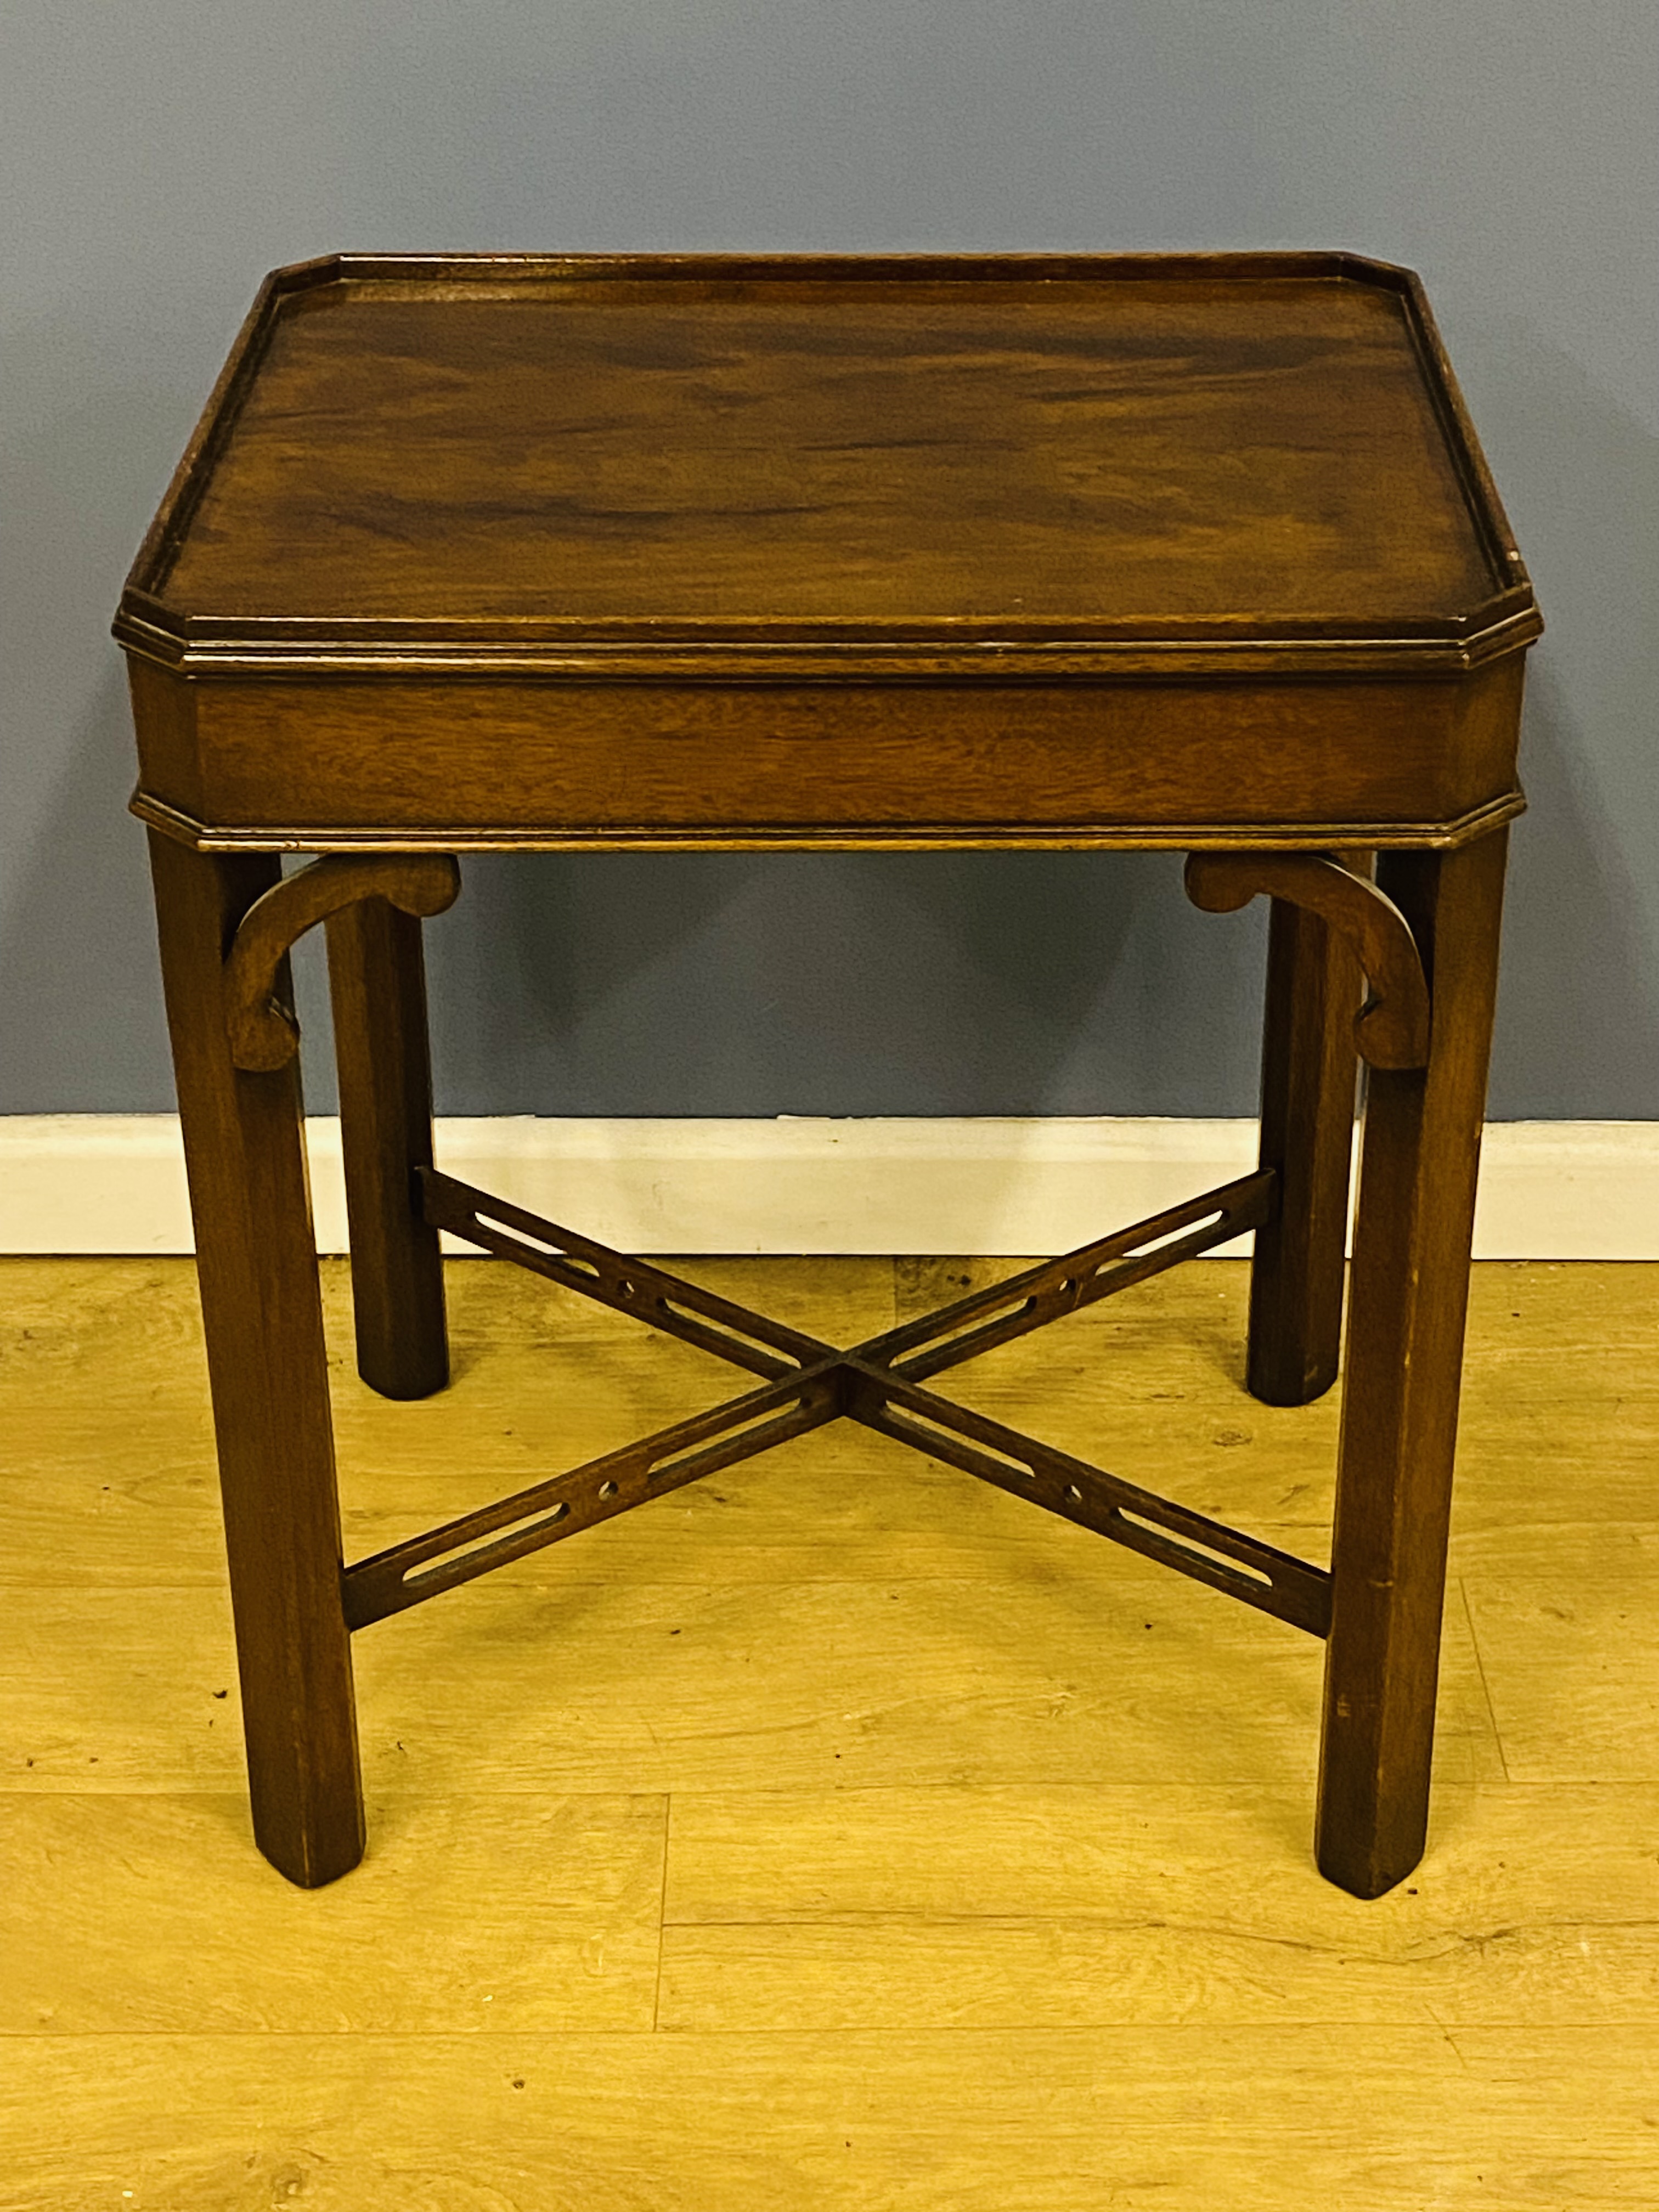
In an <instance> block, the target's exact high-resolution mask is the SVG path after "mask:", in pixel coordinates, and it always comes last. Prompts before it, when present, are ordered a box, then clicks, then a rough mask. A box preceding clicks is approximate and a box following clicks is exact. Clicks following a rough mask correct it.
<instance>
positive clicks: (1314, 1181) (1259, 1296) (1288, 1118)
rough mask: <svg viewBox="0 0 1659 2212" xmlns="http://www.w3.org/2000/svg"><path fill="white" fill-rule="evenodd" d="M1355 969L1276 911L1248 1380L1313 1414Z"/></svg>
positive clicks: (1336, 1240) (1349, 1111) (1332, 1364)
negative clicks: (1272, 1180) (1269, 1195)
mask: <svg viewBox="0 0 1659 2212" xmlns="http://www.w3.org/2000/svg"><path fill="white" fill-rule="evenodd" d="M1358 1002H1359V965H1358V961H1357V960H1356V959H1355V958H1354V956H1353V953H1352V950H1351V949H1350V947H1349V945H1347V943H1346V941H1345V940H1344V939H1343V938H1342V937H1340V935H1339V934H1338V933H1337V932H1336V931H1335V930H1334V929H1333V928H1331V927H1330V926H1329V924H1328V922H1327V921H1325V920H1324V919H1323V917H1322V916H1321V915H1317V914H1316V913H1314V912H1312V911H1311V910H1310V908H1306V907H1298V906H1291V905H1290V904H1289V903H1288V902H1286V901H1285V900H1283V899H1275V900H1274V901H1273V921H1272V925H1271V927H1270V930H1269V934H1268V941H1267V1010H1266V1016H1265V1018H1264V1021H1263V1024H1262V1042H1261V1165H1262V1166H1263V1167H1264V1168H1271V1169H1272V1170H1273V1173H1274V1176H1276V1178H1277V1186H1276V1201H1275V1204H1274V1206H1273V1212H1272V1214H1271V1215H1270V1216H1269V1218H1268V1219H1267V1221H1266V1222H1265V1223H1264V1224H1263V1225H1262V1226H1261V1228H1260V1229H1258V1230H1257V1231H1256V1232H1255V1253H1254V1255H1253V1256H1252V1259H1251V1262H1250V1328H1249V1358H1248V1363H1247V1367H1246V1380H1247V1381H1248V1383H1249V1389H1250V1391H1251V1394H1252V1395H1253V1396H1255V1397H1257V1398H1260V1399H1261V1400H1262V1401H1263V1402H1264V1403H1265V1404H1267V1405H1269V1406H1305V1405H1307V1404H1308V1403H1309V1402H1310V1401H1311V1400H1313V1399H1315V1398H1317V1397H1320V1396H1322V1395H1323V1393H1324V1392H1325V1391H1327V1390H1328V1389H1330V1387H1331V1385H1332V1383H1334V1382H1335V1380H1336V1374H1337V1367H1338V1364H1339V1362H1340V1356H1341V1350H1342V1289H1343V1275H1344V1270H1345V1266H1346V1254H1347V1239H1348V1164H1349V1159H1350V1156H1351V1153H1352V1144H1353V1118H1354V1088H1355V1085H1354V1077H1355V1071H1356V1066H1357V1062H1356V1060H1355V1057H1354V1048H1353V1021H1352V1016H1353V1010H1354V1008H1355V1007H1356V1006H1358Z"/></svg>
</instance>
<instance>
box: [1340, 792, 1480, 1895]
mask: <svg viewBox="0 0 1659 2212" xmlns="http://www.w3.org/2000/svg"><path fill="white" fill-rule="evenodd" d="M1504 847H1505V838H1504V835H1503V833H1502V832H1499V833H1497V834H1495V835H1493V836H1489V837H1486V838H1484V839H1482V840H1481V841H1480V842H1479V843H1477V844H1474V845H1471V846H1468V847H1466V848H1463V849H1462V850H1461V851H1457V852H1452V853H1411V854H1385V855H1383V860H1382V861H1381V863H1380V866H1379V880H1380V881H1381V883H1382V885H1383V889H1385V890H1387V891H1388V893H1389V896H1390V897H1392V898H1393V899H1394V900H1395V902H1396V903H1397V904H1398V905H1399V907H1400V908H1401V910H1402V912H1403V913H1404V914H1405V915H1406V917H1407V920H1408V921H1409V922H1410V923H1411V925H1412V928H1413V933H1414V934H1415V936H1416V938H1417V940H1418V943H1419V946H1420V947H1421V949H1422V951H1423V956H1424V961H1425V967H1426V969H1428V973H1429V978H1430V983H1431V990H1432V994H1433V1031H1432V1042H1431V1048H1430V1057H1429V1063H1428V1066H1426V1067H1424V1068H1405V1069H1387V1068H1373V1069H1372V1070H1371V1071H1370V1077H1369V1080H1368V1085H1367V1093H1366V1105H1365V1126H1364V1153H1363V1158H1362V1165H1361V1173H1360V1190H1359V1212H1358V1220H1357V1222H1356V1225H1355V1231H1354V1257H1353V1281H1352V1294H1351V1312H1350V1316H1349V1322H1348V1342H1347V1374H1346V1384H1345V1389H1344V1395H1343V1407H1342V1437H1341V1444H1340V1456H1339V1468H1338V1476H1337V1500H1336V1531H1335V1537H1334V1544H1333V1547H1332V1559H1331V1572H1332V1583H1333V1587H1332V1619H1331V1632H1330V1637H1329V1640H1328V1644H1327V1647H1326V1675H1325V1714H1324V1735H1323V1746H1322V1760H1321V1771H1320V1784H1319V1819H1318V1839H1317V1845H1316V1850H1317V1856H1318V1860H1319V1864H1320V1868H1321V1869H1322V1872H1323V1873H1324V1874H1326V1875H1328V1877H1329V1879H1330V1880H1331V1881H1334V1882H1335V1883H1336V1884H1337V1885H1338V1886H1339V1887H1340V1888H1343V1889H1346V1890H1350V1891H1352V1893H1353V1894H1354V1895H1356V1896H1358V1897H1377V1896H1380V1895H1381V1894H1382V1893H1383V1891H1385V1890H1387V1889H1390V1888H1392V1887H1394V1885H1395V1883H1396V1882H1398V1881H1401V1880H1402V1879H1403V1878H1404V1877H1405V1876H1406V1875H1407V1874H1409V1873H1410V1872H1411V1870H1412V1869H1413V1867H1414V1866H1415V1865H1416V1864H1417V1862H1418V1860H1419V1857H1421V1856H1422V1851H1423V1844H1424V1838H1425V1834H1426V1831H1427V1825H1428V1804H1429V1768H1430V1759H1431V1752H1432V1748H1433V1741H1434V1706H1435V1688H1436V1677H1437V1670H1438V1665H1439V1651H1440V1628H1441V1614H1442V1611H1443V1604H1444V1591H1445V1566H1446V1541H1447V1525H1448V1519H1449V1510H1450V1503H1451V1476H1452V1461H1453V1455H1454V1449H1455V1443H1456V1434H1457V1400H1458V1385H1459V1377H1460V1370H1461V1367H1462V1349H1463V1327H1464V1317H1465V1313H1466V1310H1467V1304H1468V1260H1469V1244H1470V1237H1471V1234H1472V1231H1473V1227H1474V1195H1475V1179H1476V1173H1477V1170H1478V1166H1479V1161H1480V1126H1481V1115H1482V1109H1483V1105H1484V1101H1485V1097H1486V1062H1487V1056H1488V1050H1489V1046H1490V1040H1491V1034H1492V998H1493V992H1494V988H1495V985H1496V980H1497V968H1498V924H1499V915H1500V909H1501V905H1502V899H1503V884H1504Z"/></svg>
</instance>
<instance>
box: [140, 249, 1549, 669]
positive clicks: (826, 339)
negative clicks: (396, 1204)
mask: <svg viewBox="0 0 1659 2212" xmlns="http://www.w3.org/2000/svg"><path fill="white" fill-rule="evenodd" d="M1453 409H1454V398H1453V392H1452V388H1451V387H1450V386H1449V379H1448V377H1447V374H1446V373H1445V371H1444V369H1443V366H1442V365H1441V363H1440V362H1438V360H1437V357H1436V355H1435V351H1434V348H1433V344H1432V340H1431V325H1430V324H1429V321H1428V317H1427V310H1426V307H1425V305H1424V304H1423V302H1422V301H1421V298H1420V295H1419V294H1417V293H1416V292H1415V291H1414V289H1413V283H1412V281H1411V280H1410V278H1409V277H1408V276H1407V275H1406V273H1405V272H1403V271H1399V270H1389V269H1387V268H1385V267H1383V266H1382V265H1380V264H1364V263H1362V262H1359V261H1358V260H1354V259H1349V260H1342V261H1337V260H1334V258H1332V257H1330V256H1325V255H1307V256H1298V255H1282V256H1274V257H1261V256H1255V257H1249V256H1243V257H1232V256H1226V255H1218V256H1214V257H1210V258H1194V259H1188V260H1187V261H1185V262H1182V263H1176V262H1171V261H1158V260H1148V259H1145V258H1141V259H1136V258H1133V257H1130V258H1112V257H1098V258H1083V257H1079V258H1073V259H1071V260H1062V261H1054V260H1049V261H1047V262H1044V263H1042V264H1036V265H1034V264H1030V263H1029V262H1025V261H1023V260H1021V259H1020V258H1010V259H1005V260H1002V261H987V260H984V259H981V260H977V261H963V262H961V263H951V262H950V261H943V262H941V261H938V260H935V261H933V262H927V261H911V262H906V261H887V262H864V263H859V262H834V261H823V262H814V261H811V260H807V261H803V262H798V263H793V264H791V263H790V262H788V261H776V260H773V261H770V262H763V261H757V260H755V259H752V258H744V257H711V258H708V259H706V260H702V261H697V260H680V261H678V262H677V263H674V264H664V263H662V262H660V261H659V262H657V263H655V264H653V263H650V262H644V261H636V262H629V263H621V264H619V263H617V261H615V260H607V259H605V258H599V259H595V260H592V261H584V260H583V259H581V258H570V259H568V260H565V261H562V262H559V263H550V262H547V261H544V260H543V261H538V260H535V259H533V258H492V259H490V260H488V261H479V262H477V263H473V264H465V263H460V264H457V263H451V264H447V266H444V267H441V268H439V269H435V268H434V266H433V264H429V263H425V262H422V261H421V260H420V259H418V258H409V259H406V260H402V261H399V260H397V259H386V260H381V261H378V262H373V263H369V262H356V263H343V264H339V265H338V267H337V270H336V272H335V273H333V274H332V275H328V274H327V273H325V272H323V271H319V270H311V271H309V272H307V276H306V278H305V280H304V281H303V282H302V283H301V284H300V286H299V287H298V288H297V289H296V288H295V285H294V283H292V282H291V281H290V280H289V279H288V278H287V277H286V276H284V275H283V273H282V272H279V275H278V276H277V278H276V280H275V282H274V283H273V286H272V288H271V289H270V293H269V294H268V295H267V297H266V300H265V301H264V306H263V307H262V310H261V313H260V314H259V316H258V320H257V322H256V325H255V328H254V330H253V331H252V334H251V336H250V339H249V353H248V359H247V362H246V371H245V373H244V374H243V375H242V376H241V378H240V382H239V384H238V387H237V389H236V392H235V393H234V404H227V405H226V406H225V407H224V408H223V410H222V413H221V415H220V416H219V417H218V418H217V419H216V421H215V422H213V423H212V424H211V425H210V428H209V431H208V434H207V436H206V439H205V441H204V450H203V453H202V455H201V465H200V466H199V468H198V469H197V471H195V472H194V474H193V476H192V477H191V482H190V485H189V490H188V497H187V499H186V500H185V501H183V502H182V503H181V507H180V511H179V513H178V515H177V518H176V520H174V521H173V526H171V527H170V528H168V529H167V530H165V531H164V532H163V534H162V542H161V544H158V545H157V546H156V547H155V549H154V554H153V557H152V558H150V559H149V561H147V562H145V563H144V564H143V566H142V567H141V568H140V570H139V572H138V573H137V574H136V576H135V579H134V582H135V585H136V586H137V588H138V589H140V590H141V591H143V592H144V593H146V594H147V595H148V596H149V599H152V600H153V601H154V602H155V605H157V606H158V607H160V608H161V609H163V610H165V611H166V613H167V615H168V616H169V617H172V618H173V619H174V620H178V619H189V618H191V617H202V618H208V619H211V620H216V621H220V622H226V623H234V624H237V625H240V626H243V628H244V630H245V629H246V625H247V624H248V623H256V624H258V625H260V626H262V627H264V628H267V629H270V628H275V627H276V626H278V625H281V624H282V623H307V624H311V625H317V626H321V627H322V628H325V629H326V628H327V627H329V626H331V625H332V626H336V627H337V626H338V625H339V624H341V623H353V624H361V623H374V624H390V625H393V626H395V628H396V629H398V632H399V633H400V634H401V635H405V636H408V635H411V634H412V631H413V630H414V629H416V628H417V626H419V625H422V624H426V625H434V626H437V627H441V628H442V629H444V630H445V631H447V632H448V633H451V634H452V635H458V634H459V632H461V631H462V630H464V629H465V626H466V625H468V624H471V623H509V624H512V623H532V624H537V623H559V622H564V623H579V624H580V625H583V626H584V627H586V626H594V625H605V624H610V625H624V626H626V625H635V626H637V627H639V628H641V629H647V628H648V629H649V631H650V632H651V634H652V635H653V637H659V636H660V635H661V633H662V632H663V631H664V629H665V628H667V629H680V628H690V627H695V626H696V625H699V624H709V623H712V624H715V625H732V626H733V627H734V628H736V629H738V630H740V631H742V632H743V633H744V634H746V635H752V634H754V633H755V632H757V631H765V630H767V629H771V628H773V627H775V626H776V625H778V624H786V625H796V626H801V625H805V626H808V627H816V626H818V625H823V626H824V627H825V629H826V630H827V631H828V632H829V634H832V635H833V634H846V633H848V632H849V631H852V632H857V631H860V630H864V629H874V630H876V631H878V632H891V631H892V630H894V629H904V628H905V627H907V626H908V627H913V628H920V629H924V630H926V629H937V628H938V627H939V626H940V625H945V624H964V625H968V626H969V627H970V628H973V627H979V628H981V629H984V628H986V627H987V626H989V625H996V626H997V628H998V629H1001V628H1003V627H1005V626H1006V625H1007V624H1008V623H1013V624H1016V625H1018V626H1024V628H1026V629H1029V630H1030V631H1032V632H1034V633H1035V632H1036V631H1040V630H1041V629H1043V628H1044V627H1045V626H1048V625H1054V624H1060V625H1064V627H1065V632H1066V634H1074V633H1075V630H1076V628H1077V626H1078V625H1079V624H1081V625H1083V626H1084V628H1085V631H1088V630H1093V629H1108V630H1109V629H1121V630H1127V631H1128V632H1131V633H1135V634H1141V633H1146V632H1147V631H1148V630H1151V631H1152V634H1158V631H1159V629H1160V628H1162V629H1176V631H1177V633H1179V632H1180V631H1182V630H1184V629H1188V628H1189V627H1190V626H1192V625H1194V624H1196V625H1200V626H1202V625H1206V624H1222V625H1234V626H1237V623H1238V618H1239V615H1240V612H1241V607H1240V599H1239V583H1240V580H1241V578H1242V577H1245V576H1248V577H1249V579H1250V586H1251V598H1250V600H1249V616H1250V617H1251V620H1250V622H1249V630H1250V633H1251V635H1258V636H1259V635H1263V634H1267V635H1271V634H1273V633H1274V631H1275V630H1276V629H1285V628H1289V629H1304V630H1305V631H1307V632H1308V633H1309V634H1316V635H1362V636H1371V635H1376V634H1377V633H1378V632H1379V631H1380V632H1382V633H1383V634H1387V633H1388V632H1389V630H1390V629H1392V630H1394V631H1395V632H1396V633H1401V634H1404V635H1413V634H1420V633H1421V632H1422V631H1423V630H1424V629H1425V627H1428V628H1433V627H1435V626H1438V628H1439V630H1440V632H1441V634H1442V635H1451V634H1455V631H1456V629H1457V628H1458V627H1459V626H1460V625H1464V626H1467V624H1468V619H1469V617H1471V616H1472V615H1473V614H1474V613H1475V612H1476V611H1477V610H1481V609H1484V608H1485V607H1486V604H1487V603H1488V602H1490V601H1492V600H1493V599H1499V598H1501V597H1502V596H1503V595H1504V593H1505V592H1508V591H1509V590H1510V587H1511V586H1513V584H1514V582H1515V580H1516V577H1515V573H1514V572H1515V570H1516V568H1518V566H1519V564H1518V562H1513V561H1511V560H1510V554H1511V552H1512V551H1513V547H1512V545H1511V544H1510V541H1509V538H1508V533H1507V530H1506V528H1505V526H1504V524H1503V521H1502V517H1501V513H1500V512H1499V511H1498V510H1497V509H1496V507H1495V502H1494V501H1492V499H1491V497H1490V495H1489V494H1488V493H1487V491H1486V488H1485V487H1484V486H1483V485H1482V484H1481V483H1480V480H1479V478H1478V476H1477V474H1476V472H1475V471H1474V468H1473V466H1472V465H1471V461H1470V459H1469V455H1468V451H1467V449H1466V442H1465V441H1462V440H1461V439H1460V437H1459V436H1458V435H1457V431H1456V426H1455V422H1454V421H1453V420H1452V416H1453Z"/></svg>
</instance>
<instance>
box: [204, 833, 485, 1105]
mask: <svg viewBox="0 0 1659 2212" xmlns="http://www.w3.org/2000/svg"><path fill="white" fill-rule="evenodd" d="M460 887H461V877H460V870H459V867H458V866H457V865H456V863H455V861H454V860H453V859H452V858H451V857H450V856H449V855H448V854H421V855H419V856H418V857H416V856H415V855H409V856H404V855H402V854H384V855H376V856H374V857H373V858H370V857H368V856H366V855H364V856H359V855H356V854H337V855H336V856H335V857H333V858H332V859H330V860H315V861H313V863H312V865H311V866H310V867H308V868H301V870H300V872H299V873H298V874H297V875H292V876H287V877H284V878H283V879H282V881H281V882H279V883H275V884H272V885H271V887H270V890H268V891H266V892H265V894H264V896H263V897H262V898H259V899H257V900H256V901H255V902H254V903H253V905H252V906H251V907H250V908H248V911H247V912H246V914H245V915H243V917H242V921H241V925H240V927H239V928H238V930H237V932H236V939H235V942H234V944H233V945H232V946H231V948H230V951H229V952H228V955H227V956H226V960H225V991H226V996H227V1001H228V1015H229V1023H230V1048H231V1056H232V1058H233V1059H234V1060H235V1062H236V1065H237V1066H238V1067H246V1068H249V1069H255V1068H270V1067H281V1066H283V1063H284V1061H286V1060H292V1059H293V1057H294V1054H295V1051H296V1050H297V1049H298V1048H299V1042H300V1029H299V1024H298V1023H297V1022H296V1021H295V1018H294V1009H293V1008H292V1006H289V1004H288V994H287V993H286V991H283V992H280V993H279V992H278V991H276V989H275V988H274V984H275V980H276V973H277V970H278V969H280V967H281V966H282V963H283V961H284V960H285V959H286V958H287V957H288V954H289V950H290V948H291V947H292V946H293V945H295V944H296V943H297V942H298V940H299V939H301V937H303V936H304V934H305V933H306V932H307V930H308V929H313V928H315V927H316V926H317V924H318V923H319V921H326V920H327V919H328V917H329V916H330V915H336V914H338V913H339V912H340V911H341V910H342V909H343V908H345V907H348V906H351V905H354V904H355V903H356V902H357V901H358V900H360V899H368V898H378V899H388V900H390V901H391V902H392V905H393V906H396V907H398V908H401V910H402V911H403V912H404V913H405V914H410V915H427V914H441V913H442V912H443V910H444V908H446V907H447V906H450V905H453V902H454V900H455V897H456V895H457V893H458V892H459V890H460Z"/></svg>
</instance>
